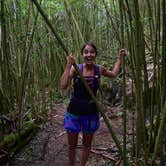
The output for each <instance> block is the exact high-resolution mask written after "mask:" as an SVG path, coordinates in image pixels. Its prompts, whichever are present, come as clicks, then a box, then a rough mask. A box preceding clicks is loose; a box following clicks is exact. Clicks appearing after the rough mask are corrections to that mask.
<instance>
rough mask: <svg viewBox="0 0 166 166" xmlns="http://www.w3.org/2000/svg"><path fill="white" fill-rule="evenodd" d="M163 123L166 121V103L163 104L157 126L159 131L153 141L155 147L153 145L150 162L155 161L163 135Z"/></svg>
mask: <svg viewBox="0 0 166 166" xmlns="http://www.w3.org/2000/svg"><path fill="white" fill-rule="evenodd" d="M165 121H166V102H165V104H164V108H163V111H162V117H161V122H160V126H159V130H158V133H157V138H156V141H155V145H154V153H153V155H152V161H154V160H155V158H156V155H157V152H158V149H159V146H160V145H161V138H162V134H163V129H164V127H165Z"/></svg>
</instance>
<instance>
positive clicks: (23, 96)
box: [18, 14, 38, 127]
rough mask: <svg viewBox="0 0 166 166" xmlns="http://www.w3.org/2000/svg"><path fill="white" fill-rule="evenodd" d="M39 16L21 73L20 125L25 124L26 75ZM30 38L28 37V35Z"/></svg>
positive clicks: (35, 22)
mask: <svg viewBox="0 0 166 166" xmlns="http://www.w3.org/2000/svg"><path fill="white" fill-rule="evenodd" d="M37 18H38V14H37V15H36V17H35V21H34V25H33V28H32V35H31V37H30V41H29V46H28V48H27V51H26V52H25V61H24V63H23V68H22V73H21V80H20V87H21V88H20V94H19V104H18V105H19V127H21V126H22V124H23V106H24V98H25V87H26V77H27V74H28V73H27V72H28V71H27V69H28V64H29V57H30V51H31V48H32V44H33V37H34V33H35V28H36V25H37ZM27 40H28V37H27Z"/></svg>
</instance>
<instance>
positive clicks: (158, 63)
mask: <svg viewBox="0 0 166 166" xmlns="http://www.w3.org/2000/svg"><path fill="white" fill-rule="evenodd" d="M35 1H36V2H37V4H38V5H39V7H40V8H41V11H39V8H37V7H36V5H35V3H34V2H35ZM0 2H1V8H0V41H1V46H0V140H1V141H0V148H3V145H4V142H5V140H7V139H6V138H7V136H9V135H11V134H15V133H17V131H18V130H20V129H22V128H23V127H24V126H26V127H27V124H33V125H34V124H41V122H44V121H45V120H47V114H48V111H49V110H50V109H51V105H52V103H53V102H63V100H64V96H63V94H62V93H61V91H60V89H59V79H60V76H61V74H62V72H63V69H64V66H65V63H66V58H65V56H66V53H68V52H72V53H73V54H75V55H76V57H77V59H78V63H80V62H81V55H80V47H81V45H82V44H83V43H84V41H93V42H94V43H95V44H96V46H97V48H98V52H99V53H98V54H99V56H98V58H97V61H99V62H100V63H102V64H103V65H105V66H106V67H109V66H110V65H112V64H113V63H114V60H115V57H116V55H117V51H118V50H119V48H122V47H123V48H125V49H126V50H127V51H128V55H127V57H126V58H125V59H124V61H123V67H122V70H123V78H122V79H123V95H124V100H123V108H122V111H123V116H122V118H123V126H122V128H123V140H118V138H117V136H116V133H115V132H114V131H113V129H112V128H111V122H110V121H108V122H107V117H105V118H106V119H105V120H106V124H107V126H108V127H110V134H111V135H112V137H113V139H114V141H115V142H116V145H117V147H118V149H119V152H120V156H121V159H122V162H123V165H145V166H147V165H152V164H158V165H161V164H162V162H163V161H162V158H164V157H165V156H164V154H165V151H166V135H165V132H164V131H165V130H166V127H165V122H166V94H165V93H166V77H165V75H166V29H165V28H164V27H166V21H165V20H166V13H165V11H166V2H165V0H151V1H150V0H117V1H115V0H101V1H98V0H92V1H88V0H80V1H76V0H62V1H60V0H54V1H53V0H49V1H45V0H38V1H37V0H34V1H33V0H22V1H20V0H6V1H3V0H1V1H0ZM41 12H43V13H44V16H45V18H44V17H43V16H42V14H41ZM58 38H59V39H58ZM149 64H151V67H152V68H151V72H150V73H149V70H148V69H149ZM126 75H127V76H128V77H130V79H131V82H132V86H131V87H132V88H131V93H130V94H129V96H128V94H126V86H127V85H126ZM103 82H104V81H101V84H102V83H103ZM103 86H104V83H103ZM129 99H130V100H131V101H130V102H131V103H130V104H129V101H128V100H129ZM94 100H96V99H94ZM99 107H100V106H99ZM103 116H105V115H103ZM127 121H130V123H131V126H132V127H131V128H132V134H131V135H128V133H127V126H126V124H127ZM30 128H33V127H32V126H31V127H30ZM25 131H27V133H29V132H30V130H28V129H27V128H26V130H25ZM22 133H26V132H22ZM26 135H27V134H26ZM5 143H7V141H6V142H5ZM13 146H14V145H13ZM13 151H14V150H13ZM10 152H12V150H11V151H9V154H11V153H10Z"/></svg>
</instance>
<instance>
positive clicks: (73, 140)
mask: <svg viewBox="0 0 166 166" xmlns="http://www.w3.org/2000/svg"><path fill="white" fill-rule="evenodd" d="M67 136H68V144H69V150H68V156H69V162H70V166H74V164H75V156H76V147H77V142H78V133H71V132H67Z"/></svg>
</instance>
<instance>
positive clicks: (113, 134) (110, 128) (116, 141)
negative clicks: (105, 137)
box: [32, 0, 122, 156]
mask: <svg viewBox="0 0 166 166" xmlns="http://www.w3.org/2000/svg"><path fill="white" fill-rule="evenodd" d="M32 2H34V4H35V6H36V7H37V9H38V11H39V12H40V14H41V15H42V16H43V18H44V20H45V22H46V23H47V25H48V26H49V28H50V29H51V31H52V32H53V34H54V35H55V37H56V39H57V40H58V42H59V44H60V45H61V46H62V49H63V50H64V51H65V53H66V54H67V56H68V55H69V54H68V50H67V49H66V47H65V45H64V44H63V42H62V40H61V38H60V37H59V35H58V34H57V33H56V31H55V30H54V28H53V26H52V24H51V23H50V21H49V20H48V18H47V16H46V15H45V13H44V12H43V11H42V9H41V7H40V5H39V4H38V2H37V1H36V0H32ZM73 66H74V68H75V70H76V72H77V73H78V75H79V76H80V79H81V81H82V83H83V84H84V86H85V88H86V89H87V91H88V93H89V94H90V96H91V97H92V99H93V101H94V102H95V104H96V106H97V109H98V111H99V112H100V114H101V115H102V117H103V119H104V121H105V123H106V125H107V127H108V129H109V131H110V133H111V135H112V138H113V139H114V141H115V143H116V145H117V147H118V149H119V152H120V155H121V156H122V149H121V145H120V142H119V140H118V138H117V137H116V135H115V133H114V131H113V128H112V126H111V124H110V122H109V119H108V118H107V117H106V115H105V113H104V111H103V109H102V108H101V105H99V104H98V102H97V99H96V97H95V96H94V94H93V92H92V91H91V89H90V87H89V86H88V85H87V83H86V81H85V80H84V79H83V77H82V75H81V73H80V71H79V69H78V66H77V65H76V64H75V63H74V64H73Z"/></svg>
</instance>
